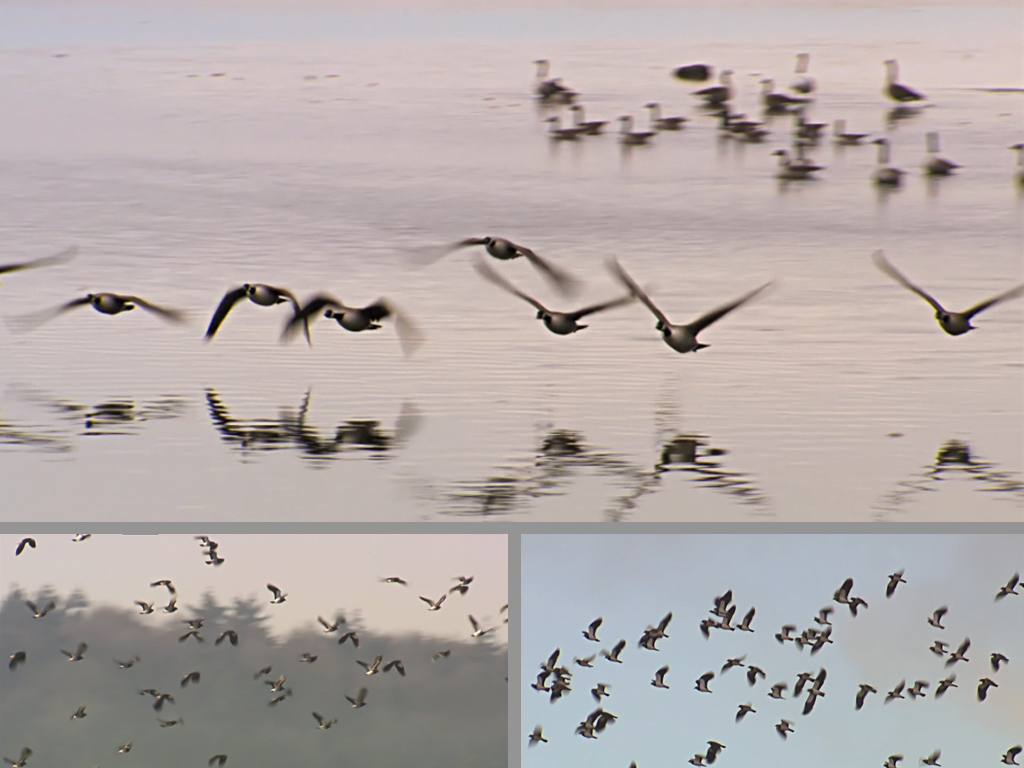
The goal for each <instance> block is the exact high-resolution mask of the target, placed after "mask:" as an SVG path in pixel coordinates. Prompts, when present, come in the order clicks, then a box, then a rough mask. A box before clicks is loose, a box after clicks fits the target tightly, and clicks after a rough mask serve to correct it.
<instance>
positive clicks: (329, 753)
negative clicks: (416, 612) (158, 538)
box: [0, 589, 508, 768]
mask: <svg viewBox="0 0 1024 768" xmlns="http://www.w3.org/2000/svg"><path fill="white" fill-rule="evenodd" d="M26 600H33V601H34V602H35V603H36V604H37V605H38V606H39V608H40V609H42V608H43V606H44V605H45V604H46V603H48V602H49V601H50V600H53V601H54V602H56V606H57V607H56V608H55V609H53V610H52V611H50V612H49V613H48V614H47V615H46V616H44V617H42V618H34V617H33V614H32V611H31V610H30V609H29V608H28V607H27V606H26V605H25V601H26ZM271 610H272V609H270V608H269V607H268V606H265V605H263V604H262V603H261V602H259V601H257V599H256V598H248V599H237V598H236V599H234V600H233V601H232V602H231V604H230V605H222V604H220V603H219V602H218V601H217V598H216V597H215V596H214V595H213V594H212V593H209V592H208V593H206V594H205V595H204V596H203V597H202V599H201V600H200V601H199V602H198V604H195V605H193V604H189V603H187V602H183V603H182V604H181V605H179V610H178V611H177V612H175V613H173V614H170V615H164V614H162V613H160V606H159V604H158V606H157V607H156V613H153V614H152V615H140V614H139V612H138V610H135V611H132V610H129V609H121V608H117V607H110V606H92V605H91V604H90V603H89V601H88V598H87V596H86V595H84V594H83V593H81V592H80V591H75V592H72V593H71V594H70V595H68V596H66V597H64V596H61V595H58V594H57V593H55V592H52V591H50V590H49V589H47V590H45V591H44V592H43V593H41V594H36V595H27V594H25V593H23V592H22V591H21V590H20V589H17V590H14V591H13V592H12V593H11V594H10V595H9V596H8V597H7V599H6V600H5V601H4V602H3V605H2V607H0V646H2V649H3V656H4V662H5V667H6V665H7V662H8V660H9V657H10V656H11V655H12V654H14V653H15V652H16V651H26V652H27V660H26V661H25V663H23V664H21V665H19V666H18V667H17V668H16V669H14V670H13V671H12V670H9V669H6V668H5V669H3V670H0V673H2V674H0V679H2V681H3V682H2V687H0V754H2V755H5V756H7V757H10V758H12V759H15V760H16V759H17V758H18V756H19V754H20V751H21V749H22V747H23V746H29V747H31V748H32V749H33V750H34V754H33V755H32V757H30V758H29V762H28V765H29V766H40V767H41V766H61V767H62V768H74V767H75V766H83V768H91V767H92V766H98V767H99V768H105V766H108V765H118V766H126V767H127V766H131V765H138V766H146V768H182V766H192V765H195V766H206V765H207V761H208V760H209V758H211V757H212V756H214V755H216V754H226V755H228V761H227V765H228V766H231V765H234V766H249V767H252V768H257V767H259V766H279V765H289V766H291V765H296V766H299V765H301V766H345V765H351V766H365V767H368V768H369V767H372V768H399V766H402V767H403V768H404V767H406V766H410V765H416V766H417V768H434V767H436V768H492V767H493V768H497V766H502V767H504V766H505V765H506V763H507V733H508V730H507V717H508V707H507V701H508V694H507V690H508V683H507V681H506V676H507V674H508V672H507V667H508V650H507V647H506V646H504V645H501V644H500V643H497V642H495V641H493V640H492V639H491V636H489V635H485V636H484V637H483V638H479V639H476V640H469V639H468V638H467V641H465V642H461V641H459V642H451V641H449V640H445V639H437V638H432V637H427V636H424V635H419V634H402V635H382V634H377V633H375V632H374V630H373V628H372V627H366V626H364V625H363V623H362V621H361V619H360V616H359V615H358V613H357V612H351V613H347V612H346V611H345V609H344V607H339V608H338V609H337V610H336V611H335V612H332V613H330V614H324V616H325V618H326V619H328V620H329V621H333V620H334V618H335V616H344V617H346V619H347V623H346V624H342V625H341V628H340V629H339V630H338V631H337V632H332V633H326V632H323V631H321V629H320V627H319V624H317V623H316V617H313V616H311V617H310V620H311V622H310V627H309V629H302V630H297V631H294V632H292V633H291V634H289V635H287V636H285V637H277V636H275V635H274V634H273V632H272V628H271V622H270V615H271ZM200 616H201V617H203V618H204V622H203V626H202V628H201V629H200V630H199V633H200V634H201V635H202V636H203V638H204V642H201V643H200V642H198V641H197V640H196V639H195V638H194V637H189V638H187V639H186V640H184V641H180V642H179V637H181V636H182V635H184V634H185V633H186V632H187V631H188V630H189V625H188V624H187V623H186V620H187V619H192V618H195V617H200ZM228 629H231V630H234V631H235V632H237V633H238V637H239V642H238V645H237V646H232V645H231V644H230V643H229V642H228V641H227V640H225V641H224V642H222V643H221V644H220V645H215V643H214V641H215V639H216V638H217V636H218V635H219V634H220V633H221V632H223V631H225V630H228ZM347 631H355V632H356V633H357V634H358V636H359V640H360V646H359V648H358V649H357V648H354V647H353V646H352V645H351V643H349V642H346V643H345V644H343V645H339V644H338V638H339V637H340V635H341V634H342V633H344V632H347ZM82 642H85V643H88V646H89V647H88V650H87V651H86V652H85V654H84V658H83V659H82V660H81V661H75V662H72V661H70V660H69V659H68V657H67V656H65V655H64V654H63V653H62V652H61V649H64V650H67V651H70V652H71V653H74V652H75V650H76V649H77V648H78V646H79V644H80V643H82ZM443 650H450V651H451V654H450V656H448V657H447V658H439V659H438V660H437V661H431V657H432V656H433V655H434V654H435V653H437V652H439V651H443ZM303 653H309V654H312V655H314V656H317V657H318V658H317V660H316V661H315V662H313V663H304V662H300V661H299V659H300V657H301V656H302V654H303ZM377 654H382V655H383V661H382V664H381V666H383V664H386V663H387V662H389V661H392V660H394V659H400V660H401V661H402V664H403V665H404V667H405V669H406V672H407V675H406V676H405V677H401V676H399V674H398V673H397V671H396V670H394V669H392V670H391V671H389V672H387V673H378V674H375V675H366V674H365V670H364V669H363V667H361V666H359V665H358V664H357V663H356V659H359V660H362V661H365V662H372V661H373V659H374V658H375V656H376V655H377ZM136 655H137V656H139V657H140V660H139V661H138V662H137V663H135V664H134V665H132V666H131V667H130V668H128V669H121V668H119V667H118V664H117V663H115V659H117V660H121V661H128V660H130V659H131V658H132V657H133V656H136ZM267 665H272V667H273V669H272V671H271V673H270V674H269V675H264V676H261V677H259V678H256V679H254V675H256V673H257V672H258V671H259V670H260V669H262V668H263V667H266V666H267ZM193 671H199V672H200V673H201V680H200V681H199V682H198V683H196V684H193V683H189V684H188V685H187V686H185V687H182V686H181V681H182V678H183V677H184V676H185V675H186V674H188V673H190V672H193ZM282 674H283V675H285V678H286V681H285V684H284V686H285V688H286V689H291V691H292V695H291V696H288V697H287V698H285V699H284V700H283V701H281V702H280V703H278V704H276V705H273V706H271V705H270V704H269V702H270V701H271V699H272V698H273V697H274V696H276V695H277V694H275V693H272V692H271V687H270V686H269V685H267V684H266V683H265V682H264V681H266V680H271V681H276V680H277V679H278V676H279V675H282ZM362 687H366V688H367V689H368V693H367V696H366V706H364V707H361V708H358V709H355V708H352V707H351V705H350V704H349V702H348V701H347V700H346V699H345V695H346V694H347V695H349V696H352V697H353V698H356V696H357V694H358V691H359V689H360V688H362ZM145 688H152V689H156V690H157V691H159V692H161V693H169V694H171V695H172V696H173V697H174V700H175V702H174V703H173V704H172V703H170V702H169V701H167V702H164V704H163V706H162V708H161V711H159V712H156V711H154V708H153V707H154V702H155V699H154V698H153V697H152V696H151V695H148V694H141V693H140V692H141V691H142V690H143V689H145ZM82 705H85V706H86V717H85V718H80V719H76V720H72V719H71V716H72V715H73V714H74V713H75V711H76V710H77V709H78V708H79V707H80V706H82ZM314 710H315V711H316V712H318V713H320V714H321V715H323V716H324V718H326V719H331V718H337V719H338V722H337V723H335V724H334V725H333V726H332V727H331V728H329V729H327V730H318V728H317V721H316V720H315V719H314V717H313V715H312V712H313V711H314ZM158 718H162V719H164V720H174V719H179V720H182V721H183V722H181V723H179V724H177V725H174V726H170V727H161V725H160V722H159V720H158ZM129 741H130V742H132V748H131V751H130V752H128V753H125V754H118V749H119V748H120V747H122V746H123V745H124V744H126V743H127V742H129Z"/></svg>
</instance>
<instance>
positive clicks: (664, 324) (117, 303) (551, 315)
mask: <svg viewBox="0 0 1024 768" xmlns="http://www.w3.org/2000/svg"><path fill="white" fill-rule="evenodd" d="M477 245H479V246H483V247H484V249H485V251H486V253H488V254H489V255H490V256H492V257H493V258H495V259H497V260H499V261H509V260H512V259H517V258H523V259H525V260H526V261H528V262H529V263H530V264H532V265H533V266H534V267H535V268H536V269H537V270H538V271H539V272H540V273H541V275H542V276H543V277H545V278H547V280H548V281H549V282H550V283H551V285H552V287H553V288H554V289H555V290H556V291H557V292H559V293H560V294H562V295H563V296H571V295H573V294H575V293H576V292H577V291H578V289H579V286H580V283H581V281H580V280H579V279H578V278H576V277H574V276H572V275H571V274H570V273H569V272H567V271H566V270H564V269H563V268H561V267H558V266H556V265H555V264H553V263H551V262H550V261H549V260H548V259H545V258H542V257H541V256H539V255H537V254H536V253H535V252H534V251H533V250H532V249H530V248H527V247H525V246H522V245H517V244H516V243H513V242H512V241H510V240H507V239H505V238H500V237H484V238H469V239H466V240H463V241H460V242H459V243H456V244H455V245H453V246H446V247H444V248H442V249H431V252H429V253H425V254H424V253H421V254H420V257H421V258H425V260H426V261H431V260H434V259H436V258H438V257H439V256H442V255H444V254H446V253H450V252H451V251H452V250H455V249H458V248H465V247H469V246H477ZM75 252H76V249H75V248H71V249H68V250H66V251H63V252H62V253H59V254H57V255H55V256H49V257H45V258H42V259H36V260H34V261H24V262H18V263H13V264H6V265H0V273H4V272H16V271H19V270H25V269H32V268H37V267H44V266H53V265H57V264H62V263H64V262H66V261H67V260H69V259H70V258H72V257H73V256H74V255H75ZM872 259H873V261H874V264H875V266H876V267H878V269H879V270H881V271H882V272H883V273H884V274H886V275H887V276H889V277H890V278H892V279H893V280H894V281H896V282H897V283H898V284H900V285H901V286H903V287H904V288H906V289H907V290H909V291H911V292H912V293H915V294H917V295H918V296H920V297H921V298H922V299H924V300H925V301H926V302H928V304H929V305H930V306H931V307H932V309H934V310H935V319H936V320H937V321H938V323H939V326H940V327H941V328H942V330H944V331H945V332H946V333H947V334H949V335H951V336H959V335H962V334H964V333H966V332H967V331H970V330H972V329H973V328H974V326H973V325H971V320H972V319H973V318H974V316H975V315H977V314H979V313H980V312H982V311H984V310H986V309H989V308H991V307H993V306H995V305H997V304H1000V303H1002V302H1004V301H1007V300H1009V299H1014V298H1018V297H1020V296H1022V295H1024V283H1022V284H1021V285H1017V286H1015V287H1013V288H1010V289H1009V290H1006V291H1003V292H1002V293H999V294H997V295H995V296H992V297H990V298H988V299H986V300H984V301H982V302H980V303H978V304H975V305H974V306H972V307H970V308H969V309H967V310H965V311H962V312H954V311H950V310H947V309H945V308H944V307H943V306H942V305H941V304H940V303H939V302H938V300H937V299H935V298H934V297H933V296H931V294H929V293H928V292H926V291H925V290H924V289H922V288H920V287H918V286H917V285H916V284H915V283H913V282H911V281H910V280H909V279H908V278H907V277H905V276H904V275H903V274H902V273H901V272H900V271H899V270H897V269H896V267H894V266H893V265H892V264H891V263H890V262H889V261H888V260H887V259H886V258H885V255H884V254H883V253H882V251H876V252H875V253H874V255H873V256H872ZM606 266H607V267H608V270H609V272H610V273H611V275H612V277H614V278H615V279H616V281H617V282H618V283H619V284H620V285H621V287H622V288H624V289H625V291H626V293H625V294H623V295H621V296H618V297H615V298H612V299H609V300H607V301H603V302H600V303H598V304H591V305H588V306H585V307H582V308H580V309H576V310H571V311H561V310H554V309H550V308H548V307H547V306H546V305H544V304H542V303H541V302H540V301H538V300H537V299H536V298H534V297H532V296H530V295H529V294H527V293H525V292H524V291H522V290H521V289H519V288H517V287H516V286H515V285H513V284H512V283H511V282H509V281H508V280H507V279H506V278H505V277H503V276H502V275H500V274H499V273H498V272H496V271H495V270H494V269H493V268H492V267H491V266H490V265H489V264H487V263H486V262H484V261H483V260H481V259H479V258H478V259H476V260H475V261H474V268H475V269H476V271H477V272H478V273H479V274H480V275H481V277H483V278H484V279H485V280H487V281H488V282H490V283H491V284H493V285H495V286H497V287H498V288H501V289H502V290H504V291H506V292H508V293H509V294H512V295H514V296H516V297H518V298H519V299H522V300H523V301H525V302H526V303H528V304H530V305H531V306H532V307H533V308H534V309H535V310H536V317H537V319H538V320H541V321H543V323H544V325H545V327H546V328H547V329H548V330H549V331H551V332H552V333H554V334H556V335H559V336H567V335H571V334H573V333H576V332H577V331H580V330H583V329H584V328H587V327H588V326H587V325H584V324H581V323H580V322H579V321H580V320H581V319H583V318H584V317H587V316H589V315H593V314H596V313H598V312H604V311H607V310H609V309H613V308H616V307H621V306H624V305H626V304H629V303H631V302H633V301H635V300H639V301H640V302H641V303H642V304H643V305H644V306H645V307H647V309H648V310H650V312H651V314H653V315H654V317H655V319H656V321H657V322H656V323H655V329H656V330H657V331H658V332H659V333H660V334H661V337H662V339H663V340H664V342H665V343H666V344H667V345H668V346H669V347H671V348H672V349H673V350H675V351H676V352H679V353H685V352H696V351H698V350H700V349H704V348H705V347H707V346H708V345H707V344H703V343H701V342H699V341H698V340H697V334H698V333H700V332H701V331H702V330H704V329H705V328H707V327H708V326H710V325H711V324H713V323H715V322H717V321H718V320H720V319H722V318H723V317H725V316H726V315H727V314H729V313H730V312H732V311H733V310H735V309H737V308H739V307H741V306H742V305H744V304H746V303H747V302H749V301H751V300H752V299H754V298H755V297H757V296H758V295H760V294H761V293H763V292H764V291H765V290H766V289H767V288H769V287H770V286H771V285H772V283H771V282H768V283H765V284H763V285H761V286H759V287H757V288H754V289H753V290H751V291H748V292H747V293H744V294H743V295H741V296H739V297H738V298H736V299H734V300H732V301H730V302H728V303H726V304H723V305H721V306H718V307H716V308H715V309H713V310H711V311H710V312H707V313H705V314H703V315H701V316H700V317H698V318H696V319H695V320H693V321H691V322H689V323H685V324H681V323H672V322H671V321H670V320H669V319H668V317H667V315H666V314H665V313H664V312H663V311H662V310H661V309H660V308H659V307H658V306H657V305H656V304H655V303H654V302H653V301H652V299H651V297H650V296H649V295H648V293H647V292H646V291H645V290H644V289H643V288H642V287H641V286H640V284H639V283H637V281H636V280H635V279H634V278H633V277H632V276H631V275H630V274H629V273H628V272H627V271H626V269H625V268H624V267H623V266H622V265H621V264H620V263H619V262H618V260H616V259H615V258H609V259H608V261H607V263H606ZM243 298H248V299H249V300H250V301H252V302H253V303H255V304H257V305H260V306H275V305H277V304H281V303H289V304H290V305H291V308H292V313H291V315H290V316H289V318H288V320H287V321H286V323H285V326H284V329H283V331H282V336H281V338H282V340H287V339H289V338H291V337H292V336H293V335H294V334H295V333H297V332H298V331H299V330H300V329H301V330H302V331H303V332H304V334H305V337H306V339H307V342H309V343H312V342H311V341H310V336H309V323H310V320H311V319H312V318H313V317H315V316H316V315H317V314H318V313H319V312H320V311H321V310H323V309H324V307H330V308H328V309H327V310H326V311H325V312H324V315H325V316H326V317H330V318H333V319H334V320H336V321H337V322H338V323H339V325H341V327H343V328H345V329H347V330H349V331H354V332H359V331H364V330H375V329H378V328H380V327H381V325H380V322H379V321H380V320H382V319H384V318H387V317H393V318H394V319H395V325H396V329H397V331H398V335H399V339H400V340H401V342H402V344H403V347H404V348H405V350H406V353H407V354H408V353H411V351H412V350H413V349H414V348H415V346H416V345H418V343H419V341H420V339H421V337H420V334H419V332H418V331H417V330H416V326H414V325H413V324H412V323H411V322H410V321H409V320H408V319H407V318H405V317H404V315H402V314H400V313H398V312H397V311H396V310H395V309H394V307H393V306H392V305H390V304H389V303H388V302H387V301H385V300H383V299H381V300H380V301H378V302H375V303H374V304H371V305H369V306H367V307H362V308H355V309H352V308H346V307H344V305H342V304H341V303H340V302H338V301H337V300H335V299H333V298H332V297H330V296H328V295H327V294H316V295H314V296H313V297H311V298H310V299H308V300H307V301H305V302H302V303H300V302H299V301H298V300H297V299H296V298H295V296H294V294H292V293H291V292H290V291H288V290H285V289H283V288H275V287H273V286H269V285H263V284H248V283H247V284H245V285H243V286H240V287H238V288H233V289H231V290H230V291H228V292H227V293H226V294H225V295H224V297H223V298H222V299H221V301H220V303H219V304H218V306H217V309H216V311H215V312H214V314H213V317H212V319H211V320H210V324H209V327H208V328H207V331H206V335H205V339H206V341H210V340H211V339H212V338H213V336H214V334H216V332H217V329H218V328H219V327H220V325H221V324H222V323H223V322H224V319H225V318H226V317H227V315H228V313H229V312H230V311H231V309H232V307H234V306H235V304H237V303H238V302H239V301H241V300H242V299H243ZM86 305H91V306H92V307H93V308H95V309H96V310H97V311H98V312H101V313H103V314H107V315H116V314H120V313H122V312H127V311H129V310H132V309H135V307H137V306H138V307H141V308H143V309H145V310H147V311H149V312H152V313H154V314H156V315H157V316H159V317H161V318H163V319H165V320H169V321H171V322H176V323H180V322H183V321H184V318H185V314H184V313H183V312H182V311H180V310H176V309H168V308H165V307H160V306H157V305H156V304H153V303H151V302H149V301H145V300H143V299H140V298H139V297H137V296H126V295H120V294H112V293H90V294H87V295H86V296H84V297H80V298H77V299H74V300H72V301H69V302H67V303H66V304H62V305H60V306H59V307H57V308H56V309H53V310H48V311H46V312H44V313H42V314H34V315H30V316H27V317H26V316H21V317H17V318H8V323H9V324H11V325H12V326H13V327H16V328H21V329H23V328H27V327H34V326H36V325H38V324H39V323H41V322H45V321H46V320H48V319H51V318H53V317H55V316H56V315H59V314H62V313H63V312H66V311H67V310H69V309H73V308H75V307H80V306H86Z"/></svg>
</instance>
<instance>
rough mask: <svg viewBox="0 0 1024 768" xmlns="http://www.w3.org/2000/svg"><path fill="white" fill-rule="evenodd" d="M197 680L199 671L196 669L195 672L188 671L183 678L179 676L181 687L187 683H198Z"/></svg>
mask: <svg viewBox="0 0 1024 768" xmlns="http://www.w3.org/2000/svg"><path fill="white" fill-rule="evenodd" d="M198 682H199V672H198V671H197V672H189V673H188V674H187V675H185V676H184V677H183V678H181V687H182V688H184V687H185V686H186V685H188V684H189V683H198Z"/></svg>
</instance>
